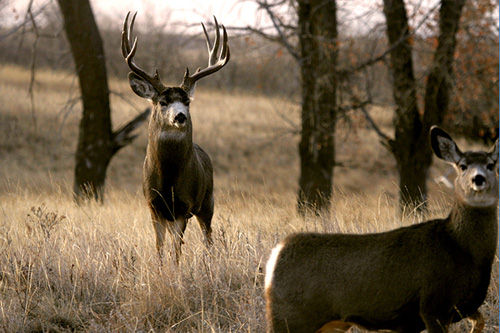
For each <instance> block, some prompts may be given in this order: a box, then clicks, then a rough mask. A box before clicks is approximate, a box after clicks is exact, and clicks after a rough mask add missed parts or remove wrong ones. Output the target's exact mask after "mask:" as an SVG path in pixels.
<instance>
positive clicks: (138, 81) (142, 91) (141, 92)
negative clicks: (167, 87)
mask: <svg viewBox="0 0 500 333" xmlns="http://www.w3.org/2000/svg"><path fill="white" fill-rule="evenodd" d="M128 81H129V83H130V87H131V88H132V90H133V91H134V92H135V93H136V94H137V95H138V96H140V97H142V98H146V99H149V100H153V99H154V98H155V97H156V96H157V95H158V92H157V91H156V89H155V88H154V87H153V85H152V84H151V83H149V82H148V81H147V80H145V79H143V78H142V77H140V76H139V75H137V74H135V73H134V72H130V73H128Z"/></svg>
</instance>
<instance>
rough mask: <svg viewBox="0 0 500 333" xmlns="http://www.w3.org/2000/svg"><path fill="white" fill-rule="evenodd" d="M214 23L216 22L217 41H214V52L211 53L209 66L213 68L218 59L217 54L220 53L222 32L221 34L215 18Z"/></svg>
mask: <svg viewBox="0 0 500 333" xmlns="http://www.w3.org/2000/svg"><path fill="white" fill-rule="evenodd" d="M214 21H215V41H214V47H213V48H212V51H211V52H209V54H210V58H209V60H208V65H209V66H212V65H213V64H214V63H215V60H216V58H217V53H218V52H219V45H220V32H219V23H218V22H217V19H216V18H215V16H214Z"/></svg>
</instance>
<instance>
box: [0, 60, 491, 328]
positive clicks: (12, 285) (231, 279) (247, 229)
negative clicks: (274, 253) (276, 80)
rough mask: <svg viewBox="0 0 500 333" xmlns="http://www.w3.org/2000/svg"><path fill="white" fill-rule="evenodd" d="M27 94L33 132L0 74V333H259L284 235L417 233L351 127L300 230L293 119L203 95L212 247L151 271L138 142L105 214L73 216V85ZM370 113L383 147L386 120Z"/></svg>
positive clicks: (191, 241) (22, 98)
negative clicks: (320, 204)
mask: <svg viewBox="0 0 500 333" xmlns="http://www.w3.org/2000/svg"><path fill="white" fill-rule="evenodd" d="M38 81H39V84H38V85H37V90H36V96H37V99H36V101H37V110H36V117H37V121H38V125H39V126H38V129H37V130H36V131H35V130H34V128H33V125H32V121H31V113H30V109H29V103H28V101H29V100H28V97H27V92H26V91H27V90H26V88H27V86H28V82H29V74H28V72H26V71H25V70H22V69H19V68H16V67H0V91H1V93H0V133H3V135H2V136H0V161H1V162H0V330H4V331H6V332H18V331H31V332H41V331H51V332H60V331H96V332H102V331H150V330H151V331H181V332H182V331H186V332H191V331H202V332H242V331H246V332H262V331H264V328H265V319H264V300H263V295H262V288H263V287H262V280H263V275H262V267H263V263H264V262H265V260H266V258H267V255H268V253H269V250H270V249H271V248H272V247H273V246H274V245H275V244H276V243H277V241H278V240H280V239H282V238H283V237H284V236H285V235H287V234H289V233H291V232H294V231H301V230H311V231H322V232H338V231H341V232H374V231H382V230H388V229H391V228H395V227H398V226H401V225H405V224H410V223H416V222H417V219H416V218H415V217H414V216H413V215H411V214H408V215H409V217H408V218H406V219H404V220H403V221H401V220H400V219H399V218H398V217H397V216H396V213H395V207H396V203H397V200H396V199H397V198H396V187H395V185H394V184H395V183H396V174H395V172H394V162H393V160H392V159H391V157H390V156H389V155H388V153H387V152H386V151H385V150H384V149H383V148H382V147H381V146H380V145H379V144H378V143H377V142H378V141H377V138H376V136H375V134H374V133H372V132H371V131H369V130H366V129H365V126H364V125H363V123H362V122H361V121H358V122H356V123H355V124H356V126H354V127H352V128H350V129H347V127H346V126H345V125H342V126H339V140H338V142H337V156H338V159H339V160H341V161H343V162H345V164H346V167H341V168H338V169H336V177H335V181H336V184H335V196H334V200H333V203H332V211H331V213H330V215H328V216H322V217H320V218H314V219H313V218H309V219H306V220H303V219H301V218H299V217H298V216H297V215H296V214H295V192H296V186H297V185H296V183H297V178H298V158H297V153H296V151H297V148H296V147H297V140H298V138H297V136H294V135H293V134H292V131H293V130H294V129H296V128H298V108H297V106H296V105H293V104H291V103H289V102H287V101H284V100H280V99H275V98H266V97H263V96H258V95H251V94H227V93H224V92H217V91H206V90H203V87H201V88H200V89H199V90H198V91H197V94H196V99H195V101H194V102H193V104H192V113H193V118H194V119H193V121H194V128H195V130H194V131H195V141H196V142H198V143H200V145H201V146H203V147H204V148H205V149H206V150H207V151H208V152H209V154H210V155H211V157H212V160H213V162H214V167H215V186H216V191H215V192H216V193H215V194H216V212H215V216H214V220H213V226H214V241H215V243H214V246H213V247H212V248H211V249H209V250H207V249H205V247H204V246H203V241H202V235H201V232H200V231H199V228H198V226H197V225H196V223H193V222H191V223H190V224H189V225H188V229H187V233H186V245H185V246H184V248H183V250H184V253H183V256H182V258H181V263H180V266H179V267H178V268H176V267H174V266H172V265H170V264H165V265H163V266H160V265H159V262H158V259H157V257H156V253H155V249H154V235H153V230H152V228H151V225H150V223H149V215H148V212H147V209H146V207H145V204H144V200H143V197H142V193H141V191H140V175H141V168H142V160H143V157H144V151H145V143H146V138H145V135H144V133H145V130H144V129H143V130H142V134H141V136H140V137H139V139H138V140H137V141H136V142H134V143H133V145H131V146H129V147H127V148H125V149H124V150H123V151H121V152H120V153H119V154H118V155H117V156H116V158H115V159H114V160H113V161H112V163H111V166H110V169H109V173H108V184H107V190H106V201H105V203H104V205H102V206H100V205H96V204H88V205H85V206H76V205H75V204H74V203H73V202H72V199H71V195H70V193H69V190H70V188H71V181H72V172H73V171H72V170H73V163H74V162H73V152H74V149H75V145H76V136H77V125H78V115H79V111H80V109H79V107H78V106H77V107H75V108H74V110H73V111H71V112H66V111H64V112H61V110H62V109H63V107H64V105H65V103H66V101H67V99H68V96H74V95H76V92H75V91H72V90H71V87H72V86H73V87H75V85H74V83H73V82H74V79H73V77H72V76H70V75H67V74H64V73H50V72H41V73H39V75H38ZM111 84H112V90H113V91H116V92H120V93H123V94H124V96H126V97H127V98H129V99H130V100H132V101H133V102H134V103H135V104H136V105H137V107H138V109H140V108H142V107H143V106H145V105H146V104H142V102H141V101H139V100H138V98H135V97H134V96H133V95H132V93H131V92H130V91H129V88H128V87H127V84H126V83H124V82H112V83H111ZM112 108H113V110H114V111H113V119H114V122H115V123H116V124H117V125H118V124H120V123H123V122H125V121H126V120H127V119H129V118H130V117H131V116H133V115H134V114H136V113H137V110H136V109H134V108H132V107H131V106H130V105H128V104H127V103H125V102H124V101H123V100H122V99H120V98H118V97H117V96H116V95H113V98H112ZM372 112H373V114H374V117H375V118H376V119H377V120H379V121H380V123H381V124H383V128H384V129H385V130H387V132H388V133H389V131H390V112H389V111H388V110H386V109H383V108H377V109H374V110H372ZM443 169H444V167H443V165H442V164H440V165H438V166H437V167H436V168H435V169H434V170H433V175H437V174H438V173H440V172H441V171H442V170H443ZM431 198H432V202H431V214H432V215H433V216H445V215H446V214H447V211H448V209H447V208H446V207H448V200H449V197H448V194H447V193H446V191H444V190H443V189H441V188H439V187H437V186H436V185H431ZM494 267H495V268H494V276H493V279H492V283H491V286H490V292H489V294H488V298H487V300H486V302H485V304H484V305H483V312H484V313H485V314H486V315H487V329H486V332H497V331H498V285H497V281H498V261H497V262H496V263H495V266H494ZM466 327H467V323H461V324H460V325H455V327H454V331H455V332H462V331H464V330H465V329H466Z"/></svg>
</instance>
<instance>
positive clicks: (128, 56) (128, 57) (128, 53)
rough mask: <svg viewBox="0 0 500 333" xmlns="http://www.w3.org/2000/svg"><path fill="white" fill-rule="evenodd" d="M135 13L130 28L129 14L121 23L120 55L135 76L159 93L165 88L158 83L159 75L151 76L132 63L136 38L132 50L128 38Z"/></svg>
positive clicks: (135, 49)
mask: <svg viewBox="0 0 500 333" xmlns="http://www.w3.org/2000/svg"><path fill="white" fill-rule="evenodd" d="M136 15H137V12H136V13H135V14H134V16H132V21H131V22H130V26H129V25H128V17H129V16H130V12H128V13H127V16H126V17H125V22H123V30H122V55H123V57H124V58H125V61H126V62H127V64H128V67H129V68H130V69H131V70H132V72H134V73H135V74H137V75H138V76H140V77H142V78H143V79H144V80H146V81H148V82H149V83H151V85H152V86H153V87H154V88H155V89H156V91H158V92H161V91H163V90H164V89H165V86H164V85H163V83H161V81H160V74H159V73H158V70H156V71H155V75H154V76H151V75H149V74H148V73H146V72H145V71H144V70H142V69H141V68H140V67H139V66H137V65H136V64H135V62H134V55H135V52H136V51H137V37H135V39H134V44H133V45H132V48H130V36H131V35H132V31H133V29H134V22H135V16H136Z"/></svg>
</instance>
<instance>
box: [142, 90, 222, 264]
mask: <svg viewBox="0 0 500 333" xmlns="http://www.w3.org/2000/svg"><path fill="white" fill-rule="evenodd" d="M160 102H164V103H165V104H167V105H168V104H172V103H175V102H180V103H182V104H184V105H185V106H186V108H189V97H188V96H187V93H186V92H184V90H182V89H181V88H168V89H167V90H165V91H164V92H163V93H162V94H161V95H160V96H159V97H158V98H157V101H155V103H154V104H155V107H154V111H153V114H152V115H151V120H150V122H149V135H148V147H147V151H146V158H145V160H144V169H143V190H144V195H145V197H146V200H147V202H148V206H149V208H150V210H151V216H152V219H153V223H154V226H155V230H156V234H157V239H156V240H157V248H158V251H161V248H162V245H163V241H164V236H165V228H168V229H169V231H170V233H171V234H172V235H173V237H174V243H175V244H174V250H175V255H176V260H178V257H179V255H180V246H181V244H182V236H183V233H184V230H185V228H186V222H187V219H189V218H190V217H191V216H193V215H195V216H196V217H197V219H198V222H199V223H200V227H201V228H202V230H203V231H204V232H205V236H206V239H207V242H208V243H210V242H211V240H210V233H211V220H212V215H213V207H214V201H213V168H212V163H211V161H210V157H209V156H208V154H207V153H206V152H205V151H204V150H203V149H202V148H201V147H200V146H198V145H197V144H194V143H193V141H192V140H193V133H192V123H191V117H190V116H189V114H188V117H187V120H186V125H185V128H184V129H183V130H182V131H181V130H178V129H176V128H171V127H170V126H169V125H168V124H165V123H164V120H162V119H163V118H165V116H164V115H162V110H161V106H160V105H159V103H160ZM162 132H163V134H162ZM160 254H161V252H160Z"/></svg>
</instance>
